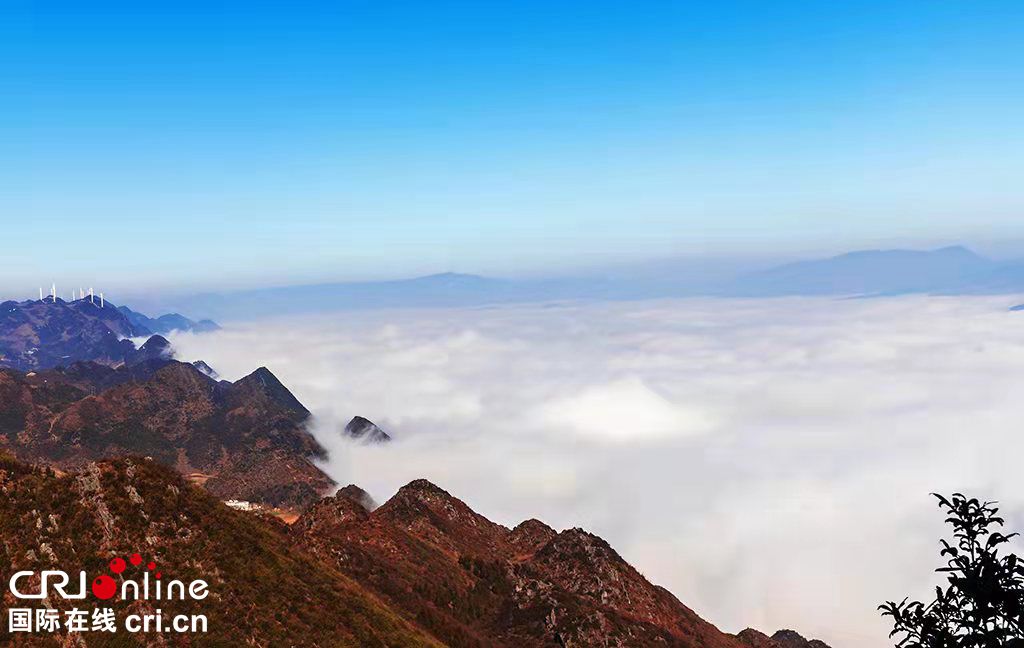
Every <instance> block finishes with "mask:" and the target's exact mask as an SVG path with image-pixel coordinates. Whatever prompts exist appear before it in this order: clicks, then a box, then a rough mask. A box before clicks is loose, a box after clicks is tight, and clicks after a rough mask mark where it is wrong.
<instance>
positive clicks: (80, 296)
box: [39, 284, 104, 308]
mask: <svg viewBox="0 0 1024 648" xmlns="http://www.w3.org/2000/svg"><path fill="white" fill-rule="evenodd" d="M45 297H50V298H51V299H52V300H53V303H54V304H56V303H57V284H53V285H52V286H51V287H50V294H49V295H46V296H45ZM45 297H44V295H43V288H42V286H40V287H39V301H43V299H44V298H45ZM87 297H88V299H89V303H90V304H95V303H96V297H97V295H96V294H95V293H94V292H93V289H92V287H90V288H89V292H86V291H85V289H84V288H79V289H78V297H75V291H74V290H72V291H71V301H76V300H78V299H85V298H87ZM99 298H100V308H103V307H104V300H103V293H102V292H101V293H100V294H99Z"/></svg>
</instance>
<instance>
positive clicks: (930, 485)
mask: <svg viewBox="0 0 1024 648" xmlns="http://www.w3.org/2000/svg"><path fill="white" fill-rule="evenodd" d="M1011 302H1012V299H1011V300H1009V301H1008V300H1007V299H1005V298H966V297H958V298H938V297H900V298H890V299H876V300H834V299H828V298H786V299H773V300H728V299H680V300H658V301H643V302H628V303H592V304H585V305H584V304H581V305H571V304H568V305H522V306H502V307H496V308H479V309H466V308H463V309H442V310H425V309H424V310H416V311H415V312H414V313H410V312H408V311H399V310H376V311H362V312H359V313H358V314H353V313H347V314H333V315H325V316H316V317H305V318H285V319H277V320H265V321H262V322H258V323H253V324H248V325H240V326H237V327H233V328H229V329H226V330H224V331H220V332H217V333H211V334H205V335H200V336H196V335H190V334H183V335H177V336H175V337H174V338H173V342H174V344H175V345H176V347H177V348H178V350H179V354H180V355H181V356H182V357H183V359H188V360H193V359H198V358H202V359H205V360H207V361H208V362H210V364H211V365H212V366H213V367H214V368H215V369H217V370H218V371H219V372H220V373H221V374H222V375H224V376H225V377H226V378H228V379H233V378H235V377H237V376H240V375H244V374H245V373H247V372H248V371H249V370H251V368H252V367H251V365H252V359H253V358H259V359H260V362H261V363H262V364H266V365H267V366H268V367H270V368H271V369H272V370H273V371H274V372H275V373H276V374H277V375H278V376H279V377H280V378H281V379H282V380H283V381H284V382H285V383H286V384H287V385H288V386H289V387H291V388H292V389H293V391H294V392H295V393H296V395H297V396H298V397H299V398H300V400H302V401H303V402H304V403H305V404H306V405H307V406H308V407H310V409H312V410H313V412H314V414H315V415H316V420H317V427H316V430H315V431H316V434H317V436H318V438H319V439H320V440H321V441H322V442H323V443H324V444H325V445H327V446H328V447H329V449H330V450H331V451H332V460H331V463H330V465H329V466H328V469H329V471H330V472H331V474H332V476H333V477H335V478H336V479H337V480H339V481H340V482H341V483H349V482H354V483H357V484H359V485H361V486H363V487H364V488H366V489H367V490H368V491H369V492H370V493H372V494H373V495H374V496H375V497H377V498H386V497H387V496H389V495H390V494H391V493H392V492H394V490H395V489H397V488H398V487H399V486H400V485H402V484H404V483H406V482H408V481H410V480H411V479H414V478H417V477H427V478H430V479H431V480H433V481H435V482H437V483H439V484H440V485H442V486H443V487H445V488H447V489H449V490H451V491H452V492H453V493H454V494H456V495H457V496H459V497H462V498H463V499H465V500H467V502H469V503H470V505H472V506H473V507H474V508H475V509H476V510H479V511H481V512H483V513H484V514H486V515H488V516H489V517H491V518H492V519H495V520H497V521H500V522H502V523H505V524H515V523H518V522H519V521H521V520H523V519H526V518H529V517H538V518H541V519H544V520H545V521H547V522H549V523H550V524H552V525H553V526H555V527H558V528H564V527H569V526H583V527H585V528H587V529H589V530H591V531H593V532H595V533H597V534H599V535H601V536H603V537H605V538H606V539H607V540H609V541H610V542H611V543H612V545H613V546H615V547H616V548H617V549H618V550H619V551H620V552H621V553H622V554H623V556H624V557H625V558H626V559H627V560H629V561H630V562H631V563H633V564H634V565H636V566H637V567H638V568H639V569H640V570H641V571H643V572H644V573H645V574H646V575H647V576H648V577H649V578H651V579H652V580H653V581H654V582H656V583H658V584H661V585H664V586H666V587H668V588H669V589H670V590H672V592H673V593H674V594H676V595H677V596H678V597H679V598H680V599H681V600H682V601H683V602H685V603H686V604H688V605H690V606H692V607H694V608H695V609H696V610H697V611H698V613H700V614H702V615H703V616H705V617H706V618H708V619H710V620H712V621H713V622H715V623H716V624H719V625H720V626H721V627H722V628H723V629H726V630H730V631H738V630H740V629H742V627H741V626H740V624H744V625H756V626H758V627H760V628H762V629H765V630H774V629H777V628H780V627H795V628H799V629H800V630H801V632H803V633H804V634H807V635H810V636H818V637H821V638H822V639H825V640H826V641H828V643H830V644H832V645H844V646H848V647H851V648H867V647H868V646H877V645H879V644H880V643H881V642H882V641H883V640H884V638H885V634H886V627H885V623H884V622H883V621H882V620H881V619H879V618H878V616H877V612H876V611H875V606H876V605H877V604H878V603H880V602H881V601H882V600H884V599H886V598H892V597H896V596H902V595H904V594H921V595H925V594H927V591H928V589H929V587H930V586H931V585H932V584H934V583H935V582H936V580H935V575H934V574H932V573H931V570H932V569H933V568H934V567H935V566H936V561H937V550H936V547H937V542H936V540H937V539H938V538H939V537H940V535H941V534H942V532H943V529H942V525H941V519H940V517H939V516H938V514H937V512H936V510H934V509H933V506H932V503H931V502H930V501H929V498H928V493H929V492H931V491H950V490H964V491H967V492H971V493H975V494H977V495H978V496H982V497H991V498H997V499H1000V500H1001V502H1002V505H1003V507H1004V508H1003V510H1004V512H1005V513H1006V514H1007V518H1008V522H1009V523H1010V524H1009V526H1011V527H1013V528H1017V529H1020V528H1022V527H1024V496H1022V495H1021V493H1024V476H1022V475H1021V472H1020V470H1019V466H1018V465H1017V464H1018V463H1019V462H1018V461H1017V460H1016V458H1017V457H1019V456H1020V453H1021V450H1024V437H1022V436H1021V434H1020V432H1019V429H1020V422H1021V421H1022V420H1024V399H1021V398H1020V394H1021V393H1024V320H1022V318H1020V317H1019V316H1018V315H1019V313H1009V312H1007V310H1006V308H1007V306H1008V305H1010V303H1011ZM356 414H360V415H363V416H366V417H368V418H370V419H371V420H374V421H375V422H377V423H379V424H381V425H382V426H383V427H384V428H385V429H387V430H388V432H389V433H391V434H392V436H393V437H395V441H394V442H393V443H391V444H388V445H384V446H365V445H358V444H353V443H350V442H348V441H346V440H345V439H343V438H342V437H341V435H340V430H341V428H342V427H343V426H344V424H345V422H346V421H347V420H348V419H349V418H351V417H352V416H353V415H356Z"/></svg>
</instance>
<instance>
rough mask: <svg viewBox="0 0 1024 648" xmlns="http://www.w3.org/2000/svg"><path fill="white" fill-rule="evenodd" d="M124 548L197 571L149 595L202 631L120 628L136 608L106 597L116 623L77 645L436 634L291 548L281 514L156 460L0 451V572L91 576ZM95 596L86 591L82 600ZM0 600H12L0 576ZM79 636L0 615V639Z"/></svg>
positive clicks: (166, 570) (175, 570)
mask: <svg viewBox="0 0 1024 648" xmlns="http://www.w3.org/2000/svg"><path fill="white" fill-rule="evenodd" d="M136 552H138V553H140V554H141V555H142V556H144V560H147V561H148V560H153V561H155V562H156V565H157V569H158V570H160V571H161V572H162V574H163V578H164V579H165V580H170V579H176V580H181V581H183V582H186V583H189V582H191V581H193V580H195V579H202V580H205V581H206V582H207V583H208V585H209V592H210V595H209V596H208V597H207V598H206V599H205V600H202V601H193V600H190V599H186V600H184V601H183V600H179V599H177V598H170V599H166V600H162V601H160V602H159V604H157V607H159V608H161V609H162V612H163V614H164V615H167V616H172V615H178V614H185V615H191V614H203V615H206V617H207V618H208V631H207V633H205V634H203V635H201V636H195V635H178V636H177V638H176V639H174V640H173V641H170V642H168V641H163V639H165V637H162V636H159V635H153V634H149V635H127V636H126V635H125V634H124V626H123V621H124V617H125V615H126V614H128V613H129V611H132V612H134V613H137V612H139V604H137V603H136V602H134V601H133V602H125V601H123V600H121V599H120V597H116V598H115V599H113V600H111V601H106V602H104V603H103V606H102V607H111V608H113V609H114V610H115V613H116V615H117V618H118V620H119V621H118V625H119V626H120V628H121V629H120V632H119V633H118V634H117V635H109V638H108V637H107V636H99V633H94V634H92V635H85V636H86V637H87V640H86V641H87V643H88V645H89V646H92V645H111V646H112V645H119V646H120V645H132V646H142V645H153V646H162V645H167V646H170V645H175V646H186V645H203V646H240V645H248V646H309V647H312V646H321V647H325V648H326V647H328V646H352V647H355V646H394V647H410V648H411V647H423V648H431V647H432V648H438V647H439V646H440V644H438V643H437V641H436V640H435V639H434V638H433V637H431V636H430V635H429V634H428V633H426V632H425V631H424V630H422V629H420V628H417V627H415V625H414V624H413V623H410V622H409V621H408V620H406V619H403V618H402V616H401V615H400V614H399V613H398V612H396V611H394V610H391V609H389V608H388V607H387V605H385V604H384V603H382V602H381V601H380V600H379V599H378V598H377V597H375V596H374V595H373V594H371V593H370V592H369V591H367V590H366V589H365V588H364V587H362V586H360V585H359V584H358V583H355V582H353V581H352V580H351V579H349V578H347V577H346V576H344V575H343V574H341V573H339V572H338V571H337V570H336V569H334V568H332V567H331V566H330V565H328V564H326V563H323V562H321V561H318V560H317V559H315V558H313V557H311V556H309V555H308V554H304V553H301V552H300V551H297V550H296V548H295V547H294V546H293V545H292V543H291V539H290V537H289V534H288V533H287V531H286V527H284V525H282V524H281V523H279V522H275V521H274V520H270V519H267V518H264V517H262V516H260V515H257V514H253V513H243V512H236V511H233V510H231V509H230V508H228V507H227V506H224V505H223V504H222V503H220V502H218V501H217V500H216V499H215V498H214V497H212V496H210V495H209V494H208V493H205V492H203V491H202V490H201V489H198V488H196V487H194V486H192V485H191V484H188V483H187V482H185V481H184V480H183V479H182V478H181V477H180V476H178V475H177V474H175V473H174V472H173V471H171V470H169V469H167V468H164V467H162V466H160V465H158V464H157V463H156V462H153V461H147V460H145V459H142V458H125V459H118V460H115V461H104V462H98V463H89V464H86V465H84V466H83V467H82V468H81V470H80V471H78V472H73V473H69V474H67V475H63V476H56V475H55V474H54V473H53V472H51V471H49V470H45V469H38V468H31V467H29V466H27V465H25V464H22V463H20V462H17V461H14V460H12V459H10V457H5V456H4V453H3V452H2V451H0V571H2V572H3V574H5V575H10V574H11V573H13V572H14V571H17V570H31V571H41V570H44V569H61V570H65V571H68V572H71V573H75V574H77V572H78V571H79V570H84V571H86V572H87V573H88V574H89V578H95V577H96V576H99V575H100V574H105V573H107V565H108V563H109V561H110V560H111V559H112V558H114V557H121V558H125V557H128V556H131V555H132V554H133V553H136ZM144 564H145V563H143V565H144ZM144 571H145V567H144V566H139V567H133V566H131V565H128V566H127V571H125V573H124V577H125V578H132V579H140V578H141V573H140V572H144ZM5 585H6V581H5ZM32 586H34V587H38V582H36V583H34V584H32ZM95 602H96V599H93V598H92V597H90V599H89V600H88V601H87V602H86V606H85V607H86V608H90V609H91V608H92V607H93V604H94V603H95ZM21 603H22V605H24V601H22V602H21ZM40 603H42V602H40ZM82 603H83V602H81V601H69V600H65V599H63V598H60V597H52V598H51V599H50V600H49V601H48V602H47V604H46V605H47V607H49V606H51V605H52V606H54V607H55V608H57V609H59V610H60V611H61V612H62V614H61V616H62V617H63V613H64V612H66V611H67V610H69V609H70V608H72V607H75V606H76V605H77V606H79V607H81V606H82ZM0 607H3V608H8V607H18V601H17V600H16V599H14V598H13V596H12V595H11V593H10V592H9V591H8V589H7V587H6V586H5V587H4V589H3V593H2V594H0ZM5 616H6V615H5ZM76 637H77V639H76ZM81 637H82V636H81V635H68V634H66V633H65V631H64V630H63V629H62V630H61V631H58V632H56V633H54V634H46V635H37V639H38V641H33V640H32V638H31V637H27V636H20V637H19V636H12V635H11V634H9V633H8V631H7V624H6V622H5V623H4V625H3V626H2V627H0V644H2V645H9V643H14V645H19V646H30V645H31V646H37V645H38V646H44V645H45V646H51V645H52V646H58V645H61V646H76V645H85V643H83V642H82V641H81ZM128 637H134V638H132V639H129V638H128Z"/></svg>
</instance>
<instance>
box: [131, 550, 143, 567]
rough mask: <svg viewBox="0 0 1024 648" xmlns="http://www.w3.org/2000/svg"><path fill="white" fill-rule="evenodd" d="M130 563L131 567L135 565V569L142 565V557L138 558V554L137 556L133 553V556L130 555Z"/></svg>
mask: <svg viewBox="0 0 1024 648" xmlns="http://www.w3.org/2000/svg"><path fill="white" fill-rule="evenodd" d="M131 561H132V564H133V565H135V566H136V567H138V566H139V565H141V564H142V556H140V555H139V554H137V553H134V554H132V557H131Z"/></svg>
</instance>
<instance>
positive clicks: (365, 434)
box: [344, 416, 391, 443]
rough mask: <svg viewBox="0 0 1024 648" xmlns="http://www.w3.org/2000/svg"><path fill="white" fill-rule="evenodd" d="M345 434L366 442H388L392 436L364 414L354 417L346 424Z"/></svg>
mask: <svg viewBox="0 0 1024 648" xmlns="http://www.w3.org/2000/svg"><path fill="white" fill-rule="evenodd" d="M344 434H345V436H347V437H351V438H353V439H356V440H357V441H363V442H365V443H386V442H388V441H390V440H391V436H390V435H388V434H387V433H386V432H385V431H384V430H382V429H380V428H379V427H377V424H376V423H374V422H373V421H371V420H369V419H365V418H363V417H362V416H356V417H353V419H352V420H351V421H349V422H348V424H347V425H346V426H345V430H344Z"/></svg>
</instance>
